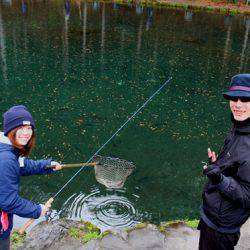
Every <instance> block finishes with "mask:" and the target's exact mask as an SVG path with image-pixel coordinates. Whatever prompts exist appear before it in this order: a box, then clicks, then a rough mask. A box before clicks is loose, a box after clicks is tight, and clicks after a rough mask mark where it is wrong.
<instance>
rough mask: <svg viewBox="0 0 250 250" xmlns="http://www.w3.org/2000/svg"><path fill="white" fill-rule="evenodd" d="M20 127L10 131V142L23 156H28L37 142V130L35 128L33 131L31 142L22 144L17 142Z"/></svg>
mask: <svg viewBox="0 0 250 250" xmlns="http://www.w3.org/2000/svg"><path fill="white" fill-rule="evenodd" d="M18 129H19V128H15V129H13V130H11V131H10V132H9V133H8V138H9V140H10V142H11V143H12V146H13V147H14V148H15V149H17V150H18V151H19V153H20V155H21V156H28V155H29V154H30V153H31V151H32V149H33V148H34V146H35V142H36V134H35V131H34V129H33V133H32V136H31V138H30V140H29V142H28V143H27V144H26V145H25V146H20V145H18V144H17V142H16V132H17V130H18Z"/></svg>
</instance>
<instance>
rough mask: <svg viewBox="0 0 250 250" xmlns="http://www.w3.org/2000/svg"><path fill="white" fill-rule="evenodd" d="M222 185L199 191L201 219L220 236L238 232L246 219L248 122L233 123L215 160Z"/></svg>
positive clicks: (249, 169) (249, 183)
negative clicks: (201, 202)
mask: <svg viewBox="0 0 250 250" xmlns="http://www.w3.org/2000/svg"><path fill="white" fill-rule="evenodd" d="M212 164H214V165H216V166H218V167H219V168H220V169H221V173H222V176H223V178H222V181H221V182H220V183H219V184H218V185H212V183H211V182H210V181H208V183H207V184H206V185H205V188H204V191H203V195H202V198H203V204H202V207H201V218H202V219H203V221H204V222H205V223H206V224H207V225H208V226H209V227H211V228H213V229H215V230H217V231H219V232H222V233H235V232H239V230H240V227H241V226H242V225H243V224H244V223H245V222H246V220H247V219H248V218H249V216H250V118H249V119H248V120H246V121H245V122H236V121H234V127H233V129H232V131H231V133H230V135H229V136H228V137H227V138H226V140H225V142H224V147H223V149H222V151H221V153H220V154H219V156H218V158H217V160H216V161H215V162H214V163H212Z"/></svg>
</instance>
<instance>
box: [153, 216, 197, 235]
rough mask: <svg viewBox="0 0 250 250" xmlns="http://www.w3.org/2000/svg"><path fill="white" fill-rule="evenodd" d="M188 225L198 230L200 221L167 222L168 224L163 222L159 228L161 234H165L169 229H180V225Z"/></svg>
mask: <svg viewBox="0 0 250 250" xmlns="http://www.w3.org/2000/svg"><path fill="white" fill-rule="evenodd" d="M185 224H186V225H187V226H189V227H191V228H194V229H195V228H197V226H198V224H199V220H197V219H194V220H189V219H186V220H174V221H167V222H161V224H160V226H159V227H158V229H159V231H160V232H161V233H164V232H165V231H166V229H167V228H168V227H178V226H179V225H185Z"/></svg>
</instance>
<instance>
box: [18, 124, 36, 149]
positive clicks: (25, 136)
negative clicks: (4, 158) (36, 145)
mask: <svg viewBox="0 0 250 250" xmlns="http://www.w3.org/2000/svg"><path fill="white" fill-rule="evenodd" d="M32 134H33V129H32V127H31V126H28V125H25V126H21V127H19V128H18V130H17V132H16V142H17V144H18V145H20V146H25V145H27V143H28V142H29V140H30V138H31V137H32Z"/></svg>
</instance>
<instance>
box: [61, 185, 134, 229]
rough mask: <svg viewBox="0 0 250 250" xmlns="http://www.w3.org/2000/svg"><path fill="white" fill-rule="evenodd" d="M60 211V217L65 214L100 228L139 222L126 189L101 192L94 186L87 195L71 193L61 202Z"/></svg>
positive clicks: (131, 224) (130, 225)
mask: <svg viewBox="0 0 250 250" xmlns="http://www.w3.org/2000/svg"><path fill="white" fill-rule="evenodd" d="M124 195H125V196H124ZM62 211H63V212H62V213H61V216H62V217H63V216H64V214H66V215H67V216H68V218H70V219H76V220H78V219H83V220H84V221H90V222H92V223H94V224H95V225H96V226H98V227H99V228H100V229H101V230H108V229H110V228H114V227H115V228H122V227H132V226H134V225H136V224H137V223H138V222H139V221H137V218H139V215H138V211H137V210H136V208H135V207H134V204H132V203H131V202H130V201H129V200H128V198H127V197H126V189H120V190H116V191H112V190H106V193H101V192H100V190H99V189H98V188H96V187H95V188H94V189H92V190H91V193H90V194H88V195H86V194H83V193H80V194H73V195H72V196H71V197H70V198H69V199H68V200H67V201H66V202H65V203H64V204H63V208H62Z"/></svg>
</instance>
